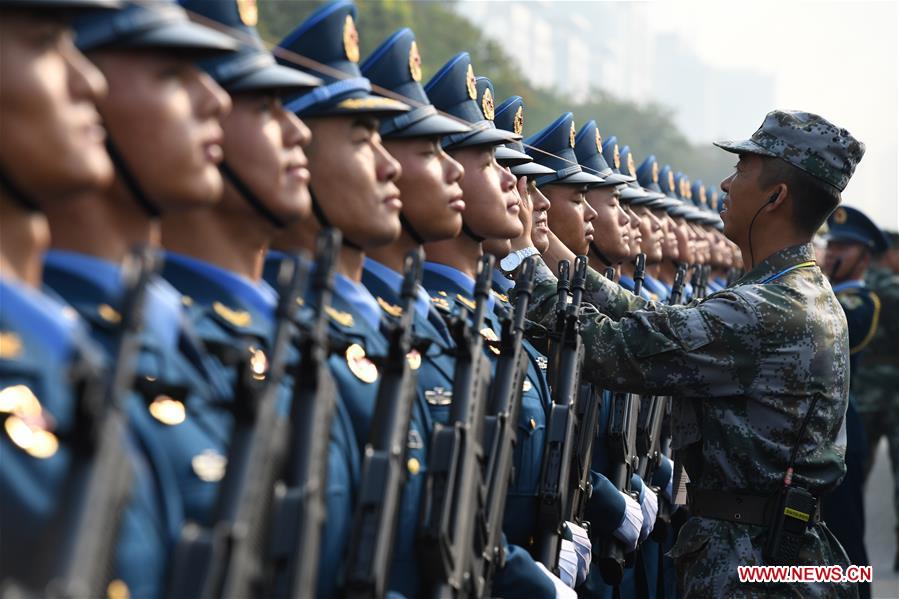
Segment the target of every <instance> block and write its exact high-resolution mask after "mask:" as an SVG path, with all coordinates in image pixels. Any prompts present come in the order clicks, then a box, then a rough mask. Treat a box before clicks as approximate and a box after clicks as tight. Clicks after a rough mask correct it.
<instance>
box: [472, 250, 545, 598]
mask: <svg viewBox="0 0 899 599" xmlns="http://www.w3.org/2000/svg"><path fill="white" fill-rule="evenodd" d="M536 273H537V263H536V260H535V259H534V258H533V257H531V258H526V259H525V261H524V264H523V265H522V267H521V271H520V273H519V275H518V279H517V281H516V283H515V307H514V310H513V313H512V317H511V318H505V319H504V320H503V323H502V336H501V338H500V349H501V352H500V356H499V359H498V360H497V363H496V373H495V374H494V377H493V385H492V388H491V390H490V399H489V401H488V405H487V419H486V421H485V434H484V437H485V439H486V442H485V444H484V446H485V448H486V455H487V459H488V462H487V475H486V477H485V479H486V481H487V482H486V489H487V504H486V505H487V507H486V510H485V514H486V516H485V520H486V523H487V542H486V543H485V547H484V549H485V550H484V560H483V562H482V564H483V578H484V588H485V589H488V590H489V589H490V588H491V584H492V582H493V577H494V575H495V573H496V571H497V570H498V569H499V568H502V566H503V560H504V556H503V550H502V532H503V515H504V514H505V511H506V496H507V491H508V486H509V483H510V479H511V478H512V469H513V464H514V451H515V444H516V441H517V439H516V433H515V427H516V426H517V423H518V415H519V412H520V410H521V394H522V385H523V384H524V381H525V378H526V377H527V369H528V356H527V352H526V351H525V350H524V347H523V340H524V323H525V316H526V314H527V310H528V305H529V304H530V300H531V295H532V294H533V292H534V276H535V275H536Z"/></svg>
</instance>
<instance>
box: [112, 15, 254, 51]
mask: <svg viewBox="0 0 899 599" xmlns="http://www.w3.org/2000/svg"><path fill="white" fill-rule="evenodd" d="M112 45H114V46H119V47H122V46H125V47H129V48H165V49H172V50H188V51H193V52H196V53H199V54H207V53H208V54H221V53H226V52H232V51H234V50H235V49H236V48H237V43H236V42H235V41H234V40H233V39H232V38H230V37H228V36H227V35H224V34H222V33H219V32H218V31H215V30H213V29H210V28H208V27H204V26H202V25H198V24H196V23H191V22H190V21H179V22H174V23H166V24H165V25H163V26H160V27H157V28H155V29H150V30H148V31H144V32H140V33H136V34H134V35H133V36H131V37H129V38H128V39H127V40H121V41H116V42H114V43H113V44H112Z"/></svg>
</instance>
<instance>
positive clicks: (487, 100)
mask: <svg viewBox="0 0 899 599" xmlns="http://www.w3.org/2000/svg"><path fill="white" fill-rule="evenodd" d="M481 112H483V113H484V118H486V119H487V120H488V121H492V120H493V94H492V93H490V88H489V87H488V88H486V89H485V90H484V97H482V98H481Z"/></svg>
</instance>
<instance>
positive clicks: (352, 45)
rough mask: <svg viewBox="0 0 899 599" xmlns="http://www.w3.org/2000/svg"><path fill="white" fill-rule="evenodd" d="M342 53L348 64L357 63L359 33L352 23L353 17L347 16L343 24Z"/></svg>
mask: <svg viewBox="0 0 899 599" xmlns="http://www.w3.org/2000/svg"><path fill="white" fill-rule="evenodd" d="M343 51H344V52H345V53H346V57H347V58H348V59H349V60H350V62H359V32H358V31H356V24H355V23H354V22H353V15H347V16H346V21H344V22H343Z"/></svg>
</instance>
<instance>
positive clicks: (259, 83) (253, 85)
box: [225, 64, 322, 92]
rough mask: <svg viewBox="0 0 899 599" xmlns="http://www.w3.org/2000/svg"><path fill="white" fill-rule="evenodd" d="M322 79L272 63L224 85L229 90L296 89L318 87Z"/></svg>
mask: <svg viewBox="0 0 899 599" xmlns="http://www.w3.org/2000/svg"><path fill="white" fill-rule="evenodd" d="M321 84H322V80H321V79H319V78H318V77H313V76H312V75H310V74H308V73H304V72H303V71H298V70H297V69H290V68H287V67H283V66H281V65H278V64H272V65H269V66H267V67H263V68H261V69H255V70H253V71H250V72H249V73H247V75H246V76H244V77H240V78H238V79H237V80H236V81H235V82H234V83H233V84H232V83H228V84H226V85H225V87H226V88H227V90H228V91H229V92H247V91H256V90H269V89H283V90H288V91H298V90H304V89H310V88H313V87H318V86H319V85H321Z"/></svg>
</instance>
